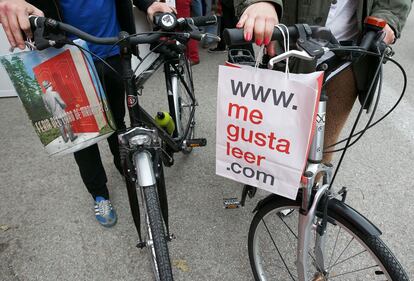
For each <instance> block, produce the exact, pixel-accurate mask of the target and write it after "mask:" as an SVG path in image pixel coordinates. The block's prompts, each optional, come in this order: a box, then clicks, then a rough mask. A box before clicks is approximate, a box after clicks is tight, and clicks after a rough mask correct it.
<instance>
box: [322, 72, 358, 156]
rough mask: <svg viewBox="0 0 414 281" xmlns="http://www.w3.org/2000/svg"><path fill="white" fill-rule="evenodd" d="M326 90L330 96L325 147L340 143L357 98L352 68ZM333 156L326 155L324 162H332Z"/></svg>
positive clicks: (336, 78)
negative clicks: (339, 139) (339, 140)
mask: <svg viewBox="0 0 414 281" xmlns="http://www.w3.org/2000/svg"><path fill="white" fill-rule="evenodd" d="M326 89H327V94H328V104H327V110H326V124H325V126H326V127H325V140H324V143H325V147H327V146H329V145H332V144H334V143H336V142H337V141H338V137H339V135H340V133H341V131H342V129H343V127H344V125H345V122H346V120H347V118H348V115H349V113H350V112H351V110H352V106H353V105H354V102H355V99H356V97H357V90H356V84H355V78H354V73H353V71H352V68H351V67H349V68H347V69H346V70H344V71H343V72H342V73H341V74H340V75H338V76H337V77H335V78H333V80H331V81H330V82H329V84H328V85H327V88H326ZM332 149H333V148H332ZM332 149H329V150H332ZM332 156H333V153H325V154H324V156H323V162H325V163H326V162H331V160H332Z"/></svg>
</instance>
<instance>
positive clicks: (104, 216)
mask: <svg viewBox="0 0 414 281" xmlns="http://www.w3.org/2000/svg"><path fill="white" fill-rule="evenodd" d="M95 217H96V219H97V220H98V222H99V223H100V224H101V225H103V226H105V227H111V226H114V225H115V223H116V221H117V216H116V213H115V210H114V208H113V207H112V204H111V201H109V200H106V199H105V198H103V197H101V196H98V197H96V199H95Z"/></svg>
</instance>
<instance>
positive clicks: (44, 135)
mask: <svg viewBox="0 0 414 281" xmlns="http://www.w3.org/2000/svg"><path fill="white" fill-rule="evenodd" d="M36 133H37V135H38V136H39V138H40V141H41V142H42V143H43V145H44V146H46V145H48V144H49V143H51V142H52V141H54V140H55V139H57V138H58V137H59V136H60V130H59V129H58V128H53V129H51V130H48V131H46V132H41V133H40V132H38V131H37V130H36Z"/></svg>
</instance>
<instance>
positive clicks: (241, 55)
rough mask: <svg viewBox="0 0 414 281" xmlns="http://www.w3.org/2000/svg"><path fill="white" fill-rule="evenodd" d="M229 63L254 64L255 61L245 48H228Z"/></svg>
mask: <svg viewBox="0 0 414 281" xmlns="http://www.w3.org/2000/svg"><path fill="white" fill-rule="evenodd" d="M228 60H229V62H230V63H236V64H243V65H250V66H254V65H255V63H256V61H255V59H254V56H253V55H252V53H251V52H250V51H249V50H246V49H230V50H229V53H228Z"/></svg>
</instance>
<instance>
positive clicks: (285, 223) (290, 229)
mask: <svg viewBox="0 0 414 281" xmlns="http://www.w3.org/2000/svg"><path fill="white" fill-rule="evenodd" d="M278 216H279V218H280V220H281V221H282V222H283V224H284V225H285V226H286V227H287V228H288V229H289V231H290V232H291V233H292V234H293V236H295V238H296V239H298V236H297V235H296V234H295V232H294V231H293V230H292V228H291V227H290V226H289V225H288V224H287V222H285V220H284V219H283V218H282V216H281V215H280V214H278Z"/></svg>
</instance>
